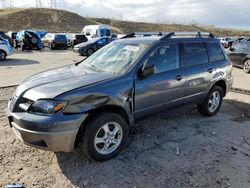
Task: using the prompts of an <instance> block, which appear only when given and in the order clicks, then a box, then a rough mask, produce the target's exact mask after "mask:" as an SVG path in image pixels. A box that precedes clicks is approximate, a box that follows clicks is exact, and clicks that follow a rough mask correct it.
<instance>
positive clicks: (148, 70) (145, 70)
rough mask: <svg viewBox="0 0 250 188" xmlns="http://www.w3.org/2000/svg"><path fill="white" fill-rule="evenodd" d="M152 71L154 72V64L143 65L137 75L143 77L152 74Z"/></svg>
mask: <svg viewBox="0 0 250 188" xmlns="http://www.w3.org/2000/svg"><path fill="white" fill-rule="evenodd" d="M154 72H155V65H148V66H143V67H142V68H141V70H140V72H139V76H140V77H142V78H145V77H147V76H150V75H152V74H154Z"/></svg>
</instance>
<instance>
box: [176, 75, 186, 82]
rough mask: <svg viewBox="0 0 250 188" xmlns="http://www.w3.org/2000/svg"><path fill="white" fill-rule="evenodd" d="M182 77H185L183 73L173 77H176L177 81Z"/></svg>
mask: <svg viewBox="0 0 250 188" xmlns="http://www.w3.org/2000/svg"><path fill="white" fill-rule="evenodd" d="M183 78H185V76H184V75H177V76H176V77H175V79H176V80H177V81H181V80H182V79H183Z"/></svg>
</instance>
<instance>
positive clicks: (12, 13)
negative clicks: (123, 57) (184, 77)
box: [0, 8, 250, 36]
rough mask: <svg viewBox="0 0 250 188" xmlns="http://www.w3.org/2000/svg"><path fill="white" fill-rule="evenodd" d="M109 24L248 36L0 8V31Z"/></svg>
mask: <svg viewBox="0 0 250 188" xmlns="http://www.w3.org/2000/svg"><path fill="white" fill-rule="evenodd" d="M91 24H108V25H110V26H111V27H112V30H113V32H114V33H130V32H133V31H138V32H139V31H164V32H170V31H208V32H212V33H214V34H215V35H218V36H236V35H238V36H250V31H242V30H235V29H221V28H216V27H211V26H210V27H205V26H198V25H185V24H157V23H145V22H131V21H120V20H112V19H105V18H87V17H82V16H80V15H78V14H75V13H72V12H69V11H65V10H58V9H46V8H40V9H36V8H29V9H21V8H12V9H1V10H0V30H2V31H5V32H7V31H10V30H12V31H19V30H21V29H39V30H47V31H49V32H80V31H81V30H82V28H83V27H84V26H85V25H91Z"/></svg>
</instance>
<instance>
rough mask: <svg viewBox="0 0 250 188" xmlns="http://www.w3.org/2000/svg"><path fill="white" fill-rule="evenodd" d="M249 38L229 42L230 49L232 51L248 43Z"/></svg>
mask: <svg viewBox="0 0 250 188" xmlns="http://www.w3.org/2000/svg"><path fill="white" fill-rule="evenodd" d="M248 40H249V38H248V37H239V38H236V39H234V40H232V41H230V42H229V44H228V45H229V49H230V50H233V49H234V48H237V45H238V44H240V43H241V42H246V41H248Z"/></svg>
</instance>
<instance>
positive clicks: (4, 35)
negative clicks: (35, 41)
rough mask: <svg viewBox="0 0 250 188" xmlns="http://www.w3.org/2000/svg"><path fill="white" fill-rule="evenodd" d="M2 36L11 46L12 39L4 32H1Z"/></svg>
mask: <svg viewBox="0 0 250 188" xmlns="http://www.w3.org/2000/svg"><path fill="white" fill-rule="evenodd" d="M0 36H2V38H4V39H6V40H8V41H9V43H10V44H11V39H10V37H9V36H8V35H6V34H5V33H4V32H3V31H0Z"/></svg>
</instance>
